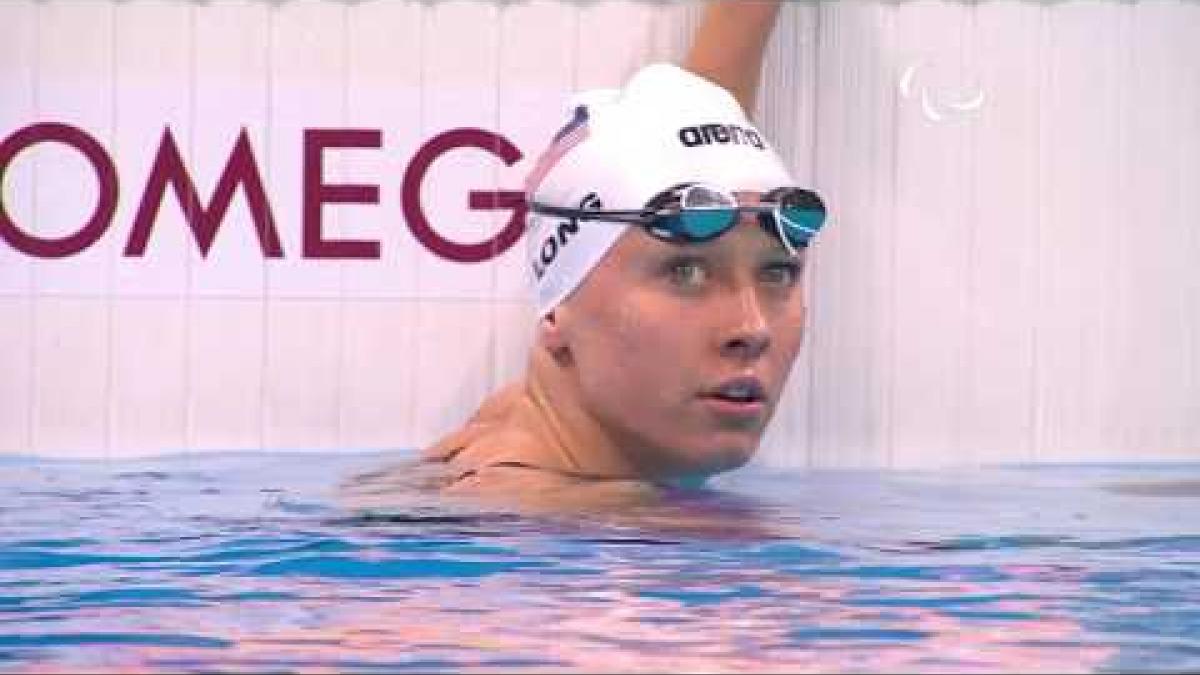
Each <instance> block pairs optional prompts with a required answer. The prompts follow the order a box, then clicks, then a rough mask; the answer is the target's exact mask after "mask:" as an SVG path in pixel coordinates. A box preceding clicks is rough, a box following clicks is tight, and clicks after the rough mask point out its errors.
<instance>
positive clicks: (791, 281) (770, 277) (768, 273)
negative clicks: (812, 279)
mask: <svg viewBox="0 0 1200 675" xmlns="http://www.w3.org/2000/svg"><path fill="white" fill-rule="evenodd" d="M760 277H761V279H762V280H763V282H765V283H768V284H771V285H772V286H794V285H795V284H796V282H797V281H799V280H800V266H799V265H797V264H796V263H792V262H783V263H774V264H772V265H767V266H766V267H765V268H763V270H762V272H761V274H760Z"/></svg>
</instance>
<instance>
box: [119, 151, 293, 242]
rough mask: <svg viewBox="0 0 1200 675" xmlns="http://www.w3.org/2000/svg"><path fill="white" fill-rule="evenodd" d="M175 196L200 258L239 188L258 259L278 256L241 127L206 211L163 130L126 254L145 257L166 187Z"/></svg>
mask: <svg viewBox="0 0 1200 675" xmlns="http://www.w3.org/2000/svg"><path fill="white" fill-rule="evenodd" d="M168 184H170V185H171V187H172V188H173V189H174V191H175V197H176V199H178V200H179V205H180V206H181V207H182V208H183V217H184V219H186V220H187V224H188V226H189V227H191V228H192V234H193V235H195V237H196V244H197V246H199V247H200V253H201V255H205V256H207V255H208V251H209V249H210V248H212V244H213V241H214V240H215V239H216V237H217V230H218V229H220V227H221V221H222V220H223V219H224V218H225V212H226V211H228V210H229V204H230V202H232V201H233V191H234V190H235V189H236V188H237V186H238V185H241V186H242V189H243V191H244V193H245V195H246V202H247V204H249V206H250V217H251V218H252V219H253V221H254V230H255V233H256V234H257V235H258V243H259V246H261V247H262V251H263V255H264V256H266V257H268V258H281V257H283V246H282V245H281V244H280V243H279V232H278V231H276V229H275V217H274V216H273V215H271V204H270V202H269V201H268V200H267V193H266V191H265V190H264V189H263V183H262V176H261V175H260V174H259V171H258V165H257V164H256V163H255V161H254V151H253V150H252V149H251V147H250V138H249V136H247V134H246V130H245V129H244V128H243V129H242V132H241V133H240V134H239V135H238V139H237V143H236V144H235V145H234V146H233V153H232V154H231V155H230V156H229V161H228V162H227V163H226V164H225V170H224V171H222V172H221V178H220V180H218V181H217V188H216V191H215V192H214V193H213V197H212V201H211V202H210V203H209V205H208V206H207V207H205V206H204V205H203V204H201V203H200V196H199V195H198V194H197V193H196V186H195V185H194V184H193V183H192V178H191V176H189V175H188V172H187V167H185V166H184V163H183V158H182V157H180V155H179V148H178V146H176V144H175V138H174V137H173V136H172V135H171V129H170V127H168V128H167V129H166V130H165V131H164V132H163V136H162V142H161V143H160V144H159V146H158V154H157V155H156V156H155V158H154V166H153V167H152V168H151V169H150V177H149V179H148V180H147V181H146V190H145V192H143V193H142V201H141V204H139V205H138V210H137V215H136V216H135V217H134V219H133V230H132V231H131V232H130V233H129V242H128V243H127V244H126V245H125V255H126V256H129V257H133V256H140V255H142V254H144V253H145V252H146V244H147V242H148V241H149V240H150V231H151V230H152V229H153V227H154V219H155V218H156V217H157V216H158V209H159V207H160V206H161V205H162V201H163V197H164V195H165V194H166V190H167V185H168Z"/></svg>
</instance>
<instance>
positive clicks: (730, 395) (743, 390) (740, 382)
mask: <svg viewBox="0 0 1200 675" xmlns="http://www.w3.org/2000/svg"><path fill="white" fill-rule="evenodd" d="M700 398H701V400H702V401H703V403H704V405H705V407H707V408H708V409H709V410H710V411H711V412H713V413H714V414H716V415H717V416H719V417H722V418H729V419H733V420H739V421H741V420H757V419H759V418H760V417H761V416H762V415H763V413H764V412H766V409H767V390H766V387H765V386H763V383H762V381H761V380H759V379H758V378H756V377H752V376H741V377H733V378H730V379H728V380H725V381H724V382H721V383H720V384H718V385H717V386H715V387H711V388H709V389H707V390H705V391H704V393H703V394H702V395H701V397H700Z"/></svg>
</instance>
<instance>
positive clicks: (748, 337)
mask: <svg viewBox="0 0 1200 675" xmlns="http://www.w3.org/2000/svg"><path fill="white" fill-rule="evenodd" d="M731 300H733V302H731V303H730V304H729V306H728V308H727V309H726V310H725V311H729V312H732V313H733V314H732V316H730V317H729V320H728V322H726V323H724V325H726V326H728V328H727V329H726V330H725V332H724V334H723V335H722V337H721V355H722V356H726V357H728V358H732V359H736V360H738V361H753V360H755V359H757V358H759V357H760V356H762V355H763V353H764V352H766V351H767V348H768V347H770V345H771V332H770V330H769V329H768V324H767V317H766V314H765V313H764V312H763V307H762V303H761V301H760V300H759V297H758V294H757V292H756V291H755V289H753V288H747V289H744V290H742V291H740V292H738V293H736V294H735V296H734V297H733V298H731Z"/></svg>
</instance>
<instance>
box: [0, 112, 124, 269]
mask: <svg viewBox="0 0 1200 675" xmlns="http://www.w3.org/2000/svg"><path fill="white" fill-rule="evenodd" d="M47 141H52V142H56V143H63V144H65V145H69V146H71V147H72V148H75V149H76V150H78V151H79V153H80V154H82V155H83V156H84V158H86V159H87V161H88V163H89V164H91V165H92V169H93V170H94V171H95V172H96V181H97V183H99V187H100V195H99V198H98V199H97V200H96V208H95V209H94V210H93V211H92V216H91V218H89V219H88V221H87V223H86V224H85V225H84V226H83V228H82V229H80V230H79V231H78V232H76V233H75V234H72V235H69V236H66V237H63V238H61V239H42V238H40V237H35V236H33V235H31V234H29V233H27V232H25V231H23V230H21V228H19V227H18V226H17V224H16V223H15V222H14V221H13V219H12V217H11V216H10V215H9V214H8V211H7V210H5V208H4V201H3V199H2V198H0V239H4V240H5V241H7V242H8V243H9V245H11V246H12V247H13V248H15V249H17V250H18V251H20V252H22V253H25V254H27V255H31V256H34V257H37V258H65V257H67V256H71V255H75V254H76V253H79V252H80V251H83V250H85V249H87V247H89V246H91V245H92V244H94V243H96V240H97V239H99V238H100V237H102V236H104V232H105V231H106V230H108V226H109V224H110V223H111V222H112V217H113V213H114V212H115V211H116V209H117V194H118V190H119V186H118V181H117V167H116V166H115V165H114V164H113V161H112V158H111V157H109V156H108V153H107V152H105V151H104V148H103V147H102V146H101V145H100V143H99V142H97V141H96V139H94V138H92V137H91V136H90V135H88V133H87V132H85V131H83V130H82V129H79V128H77V127H73V126H70V125H67V124H55V123H51V122H45V123H41V124H34V125H31V126H28V127H25V128H24V129H21V130H19V131H17V132H16V133H15V134H13V135H11V136H9V137H8V138H6V139H4V141H3V142H0V188H2V187H3V185H4V174H5V172H6V171H8V167H9V164H11V163H12V160H13V158H14V157H16V156H17V154H19V153H20V152H21V151H22V150H25V149H26V148H29V147H30V146H33V145H36V144H38V143H43V142H47ZM0 197H2V194H0Z"/></svg>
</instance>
